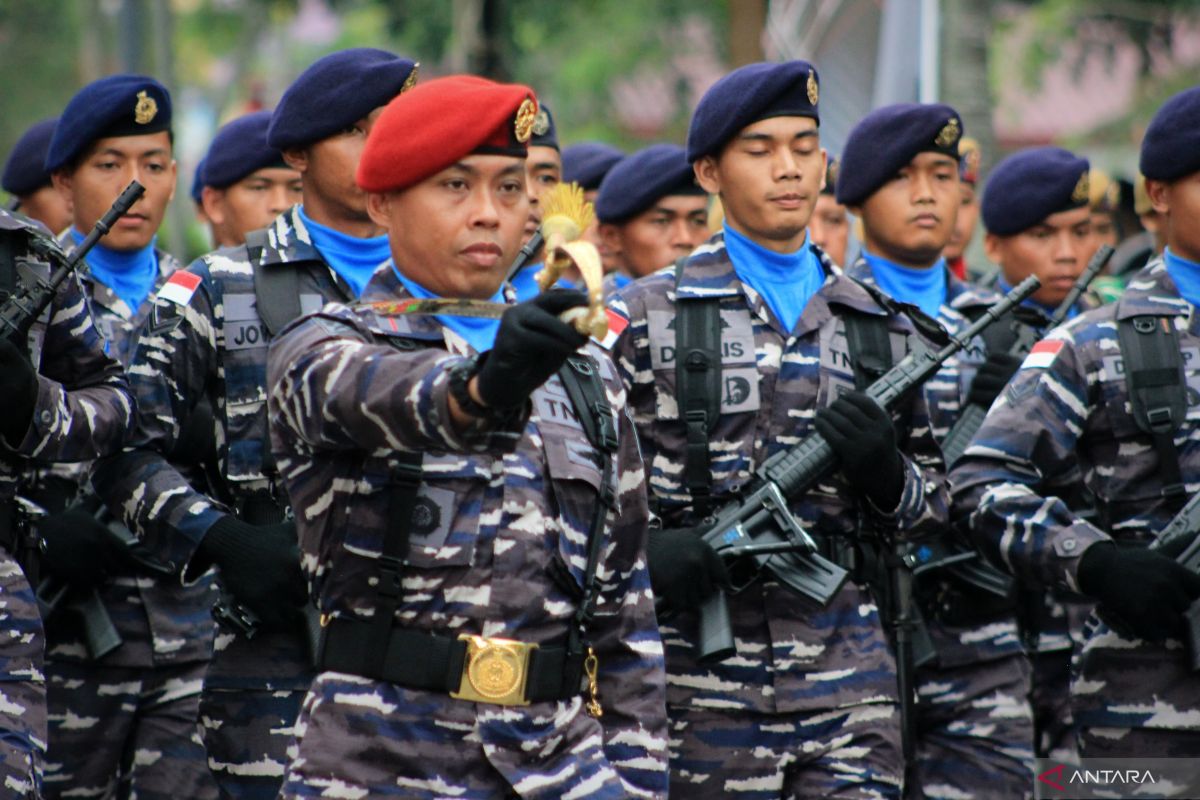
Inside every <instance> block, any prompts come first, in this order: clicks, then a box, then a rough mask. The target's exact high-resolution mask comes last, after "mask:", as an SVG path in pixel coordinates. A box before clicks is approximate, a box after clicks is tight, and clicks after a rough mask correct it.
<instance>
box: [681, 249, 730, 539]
mask: <svg viewBox="0 0 1200 800" xmlns="http://www.w3.org/2000/svg"><path fill="white" fill-rule="evenodd" d="M686 260H687V259H685V258H681V259H679V260H678V261H676V262H675V289H676V295H675V397H676V400H677V402H678V405H679V418H680V420H682V421H683V423H684V425H685V426H686V434H687V439H686V441H687V444H686V447H685V449H684V454H683V483H684V487H685V488H686V489H687V491H688V494H690V495H691V497H692V508H693V510H694V512H695V514H696V516H697V517H700V518H703V517H706V516H708V514H709V512H710V511H712V470H711V469H710V468H709V455H708V434H709V433H710V432H711V431H712V429H713V426H714V425H715V424H716V422H717V417H719V416H720V414H721V305H720V300H718V299H717V298H715V297H711V298H710V297H679V294H678V291H679V282H680V280H681V278H682V276H683V265H684V263H685V262H686Z"/></svg>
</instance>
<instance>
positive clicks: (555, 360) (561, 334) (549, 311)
mask: <svg viewBox="0 0 1200 800" xmlns="http://www.w3.org/2000/svg"><path fill="white" fill-rule="evenodd" d="M586 305H587V295H585V294H584V293H583V292H576V291H568V290H563V289H554V290H552V291H549V292H543V293H542V294H540V295H538V296H537V297H535V298H533V299H532V300H526V301H525V302H524V303H520V304H519V305H515V306H513V307H512V308H510V309H508V310H507V311H505V312H504V316H503V317H501V318H500V330H499V331H498V332H497V333H496V344H495V345H494V346H493V347H492V349H491V350H489V351H488V352H487V353H485V354H484V358H483V361H482V363H481V365H480V368H479V374H478V377H477V378H476V380H477V381H478V383H477V384H476V388H477V389H478V390H479V397H480V399H482V400H483V403H484V405H486V406H489V407H491V408H496V409H510V408H516V407H517V406H519V405H521V404H522V403H524V402H525V401H526V400H527V399H528V398H529V395H531V394H533V390H534V389H537V388H538V387H539V386H541V385H542V384H543V383H545V382H546V380H547V379H549V378H550V376H551V375H553V374H554V373H555V372H557V371H558V368H559V367H561V366H562V365H563V364H564V363H565V362H566V360H567V358H568V357H569V356H571V355H572V354H573V353H574V352H575V351H576V350H578V349H579V348H580V347H582V346H583V345H584V344H585V343H586V342H587V337H586V336H584V335H583V334H581V333H580V332H579V331H577V330H575V328H574V327H573V326H572V325H569V324H567V323H566V322H563V321H562V320H561V319H559V318H558V315H559V314H561V313H562V312H564V311H566V310H567V309H569V308H575V307H577V306H586Z"/></svg>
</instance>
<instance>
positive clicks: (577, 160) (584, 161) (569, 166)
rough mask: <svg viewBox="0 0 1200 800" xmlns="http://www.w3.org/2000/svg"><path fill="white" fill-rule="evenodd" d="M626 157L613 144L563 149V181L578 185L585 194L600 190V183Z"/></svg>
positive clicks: (596, 144) (588, 144)
mask: <svg viewBox="0 0 1200 800" xmlns="http://www.w3.org/2000/svg"><path fill="white" fill-rule="evenodd" d="M624 157H625V154H624V153H622V152H621V151H620V150H618V149H617V148H615V147H613V146H612V145H611V144H603V143H602V142H580V143H579V144H573V145H570V146H568V147H565V148H563V151H562V162H563V169H562V173H563V174H562V179H563V181H565V182H567V183H578V184H579V186H580V188H582V189H583V190H584V191H585V192H586V191H590V190H592V189H598V188H600V181H602V180H604V176H605V175H607V174H608V171H609V170H610V169H612V168H613V165H614V164H616V163H617V162H618V161H620V160H621V159H622V158H624Z"/></svg>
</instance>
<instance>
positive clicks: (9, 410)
mask: <svg viewBox="0 0 1200 800" xmlns="http://www.w3.org/2000/svg"><path fill="white" fill-rule="evenodd" d="M37 395H38V380H37V372H36V371H35V370H34V368H33V364H32V363H31V362H30V361H29V357H28V356H26V355H25V352H24V351H23V350H22V349H21V348H19V347H17V346H16V345H15V344H13V343H12V342H10V341H8V340H7V339H4V338H0V435H2V436H3V437H4V440H5V441H6V442H8V443H9V444H10V445H12V446H14V447H15V446H17V445H18V444H20V443H21V440H22V439H24V438H25V434H26V432H27V431H28V430H29V423H30V422H31V421H32V420H33V410H34V406H35V405H37Z"/></svg>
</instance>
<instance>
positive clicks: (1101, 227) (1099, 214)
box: [1092, 211, 1121, 252]
mask: <svg viewBox="0 0 1200 800" xmlns="http://www.w3.org/2000/svg"><path fill="white" fill-rule="evenodd" d="M1120 243H1121V239H1120V237H1119V236H1118V235H1117V220H1116V218H1115V217H1114V216H1113V215H1112V214H1110V213H1109V212H1107V211H1093V212H1092V245H1093V252H1095V251H1096V250H1099V249H1100V247H1101V246H1103V245H1108V246H1109V247H1116V246H1117V245H1118V244H1120Z"/></svg>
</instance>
